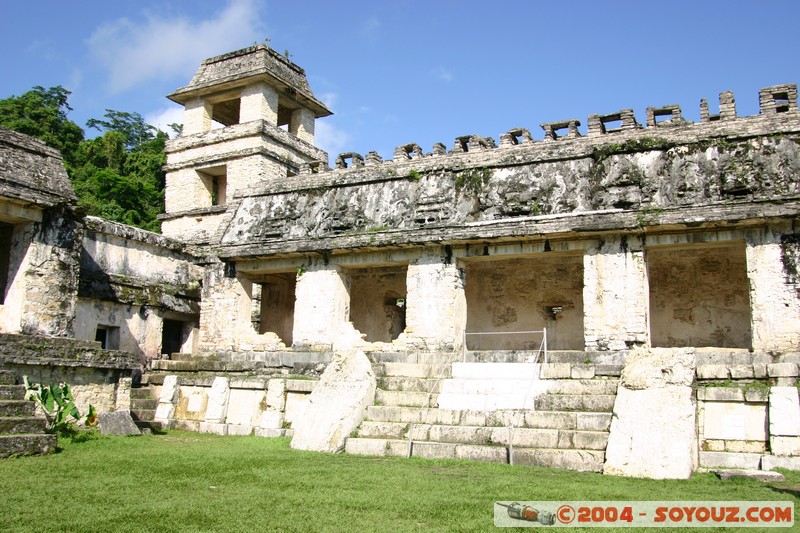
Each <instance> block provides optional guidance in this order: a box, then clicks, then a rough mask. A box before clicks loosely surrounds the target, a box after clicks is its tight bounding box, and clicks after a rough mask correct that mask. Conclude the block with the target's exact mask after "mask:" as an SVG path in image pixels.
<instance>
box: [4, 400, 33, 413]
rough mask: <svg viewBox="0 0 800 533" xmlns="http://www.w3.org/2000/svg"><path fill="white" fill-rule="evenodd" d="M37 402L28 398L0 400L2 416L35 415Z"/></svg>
mask: <svg viewBox="0 0 800 533" xmlns="http://www.w3.org/2000/svg"><path fill="white" fill-rule="evenodd" d="M35 411H36V404H34V403H33V402H31V401H27V400H3V401H1V402H0V417H9V416H22V417H29V416H33V414H34V412H35Z"/></svg>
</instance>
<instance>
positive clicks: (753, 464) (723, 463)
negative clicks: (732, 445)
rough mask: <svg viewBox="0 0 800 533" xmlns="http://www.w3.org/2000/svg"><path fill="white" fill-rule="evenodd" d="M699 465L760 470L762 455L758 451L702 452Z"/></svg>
mask: <svg viewBox="0 0 800 533" xmlns="http://www.w3.org/2000/svg"><path fill="white" fill-rule="evenodd" d="M699 466H700V467H703V468H720V467H721V468H740V469H744V470H759V468H760V466H761V455H760V454H757V453H736V452H700V465H699Z"/></svg>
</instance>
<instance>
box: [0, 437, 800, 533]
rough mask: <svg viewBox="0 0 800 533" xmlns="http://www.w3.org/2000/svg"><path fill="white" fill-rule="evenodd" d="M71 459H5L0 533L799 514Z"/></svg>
mask: <svg viewBox="0 0 800 533" xmlns="http://www.w3.org/2000/svg"><path fill="white" fill-rule="evenodd" d="M63 446H64V447H63V449H62V450H61V451H60V452H59V453H56V454H53V455H49V456H42V457H21V458H12V459H3V460H0V530H2V531H303V532H305V531H391V532H400V531H489V530H494V529H495V528H494V525H493V503H494V502H495V501H496V500H521V501H535V500H540V501H541V500H637V501H641V500H768V501H781V500H782V501H793V502H795V507H800V506H798V505H797V503H798V502H800V498H798V492H786V491H785V490H784V491H781V490H780V489H777V488H774V487H771V486H770V485H768V484H764V483H761V482H757V481H750V480H732V481H724V482H723V481H720V480H718V479H717V478H716V477H715V476H713V475H712V474H697V475H695V476H693V477H692V478H691V479H689V480H686V481H653V480H641V479H627V478H616V477H610V476H602V475H600V474H581V473H576V472H568V471H562V470H551V469H544V468H531V467H510V466H508V465H501V464H489V463H486V464H484V463H473V462H466V461H433V460H425V459H410V460H409V459H403V458H377V457H375V458H373V457H359V456H349V455H341V454H340V455H328V454H320V453H312V452H300V451H295V450H292V449H290V447H289V441H288V439H262V438H256V437H219V436H213V435H204V434H195V433H184V432H169V433H167V434H165V435H152V436H142V437H103V438H97V439H94V440H89V441H86V442H82V443H70V442H65V443H63ZM786 475H787V482H786V483H785V484H783V485H794V486H797V485H800V475H798V474H797V473H786ZM620 530H621V531H622V529H620ZM584 531H586V530H584ZM598 531H611V530H610V529H603V530H598ZM624 531H632V529H630V528H629V529H624ZM649 531H653V530H649ZM705 531H709V529H705ZM750 531H753V530H752V529H751V530H750ZM783 531H786V530H785V529H784V530H783Z"/></svg>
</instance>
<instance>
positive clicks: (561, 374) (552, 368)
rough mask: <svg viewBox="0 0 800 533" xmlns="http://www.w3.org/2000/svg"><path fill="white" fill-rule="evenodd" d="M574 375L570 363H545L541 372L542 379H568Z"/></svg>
mask: <svg viewBox="0 0 800 533" xmlns="http://www.w3.org/2000/svg"><path fill="white" fill-rule="evenodd" d="M571 375H572V368H571V365H570V364H569V363H543V364H542V365H541V369H540V371H539V377H540V378H541V379H567V378H569V377H570V376H571Z"/></svg>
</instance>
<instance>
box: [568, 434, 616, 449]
mask: <svg viewBox="0 0 800 533" xmlns="http://www.w3.org/2000/svg"><path fill="white" fill-rule="evenodd" d="M573 442H574V446H575V448H577V449H579V450H605V449H606V446H607V445H608V433H606V432H605V431H576V432H575V437H574V440H573Z"/></svg>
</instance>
